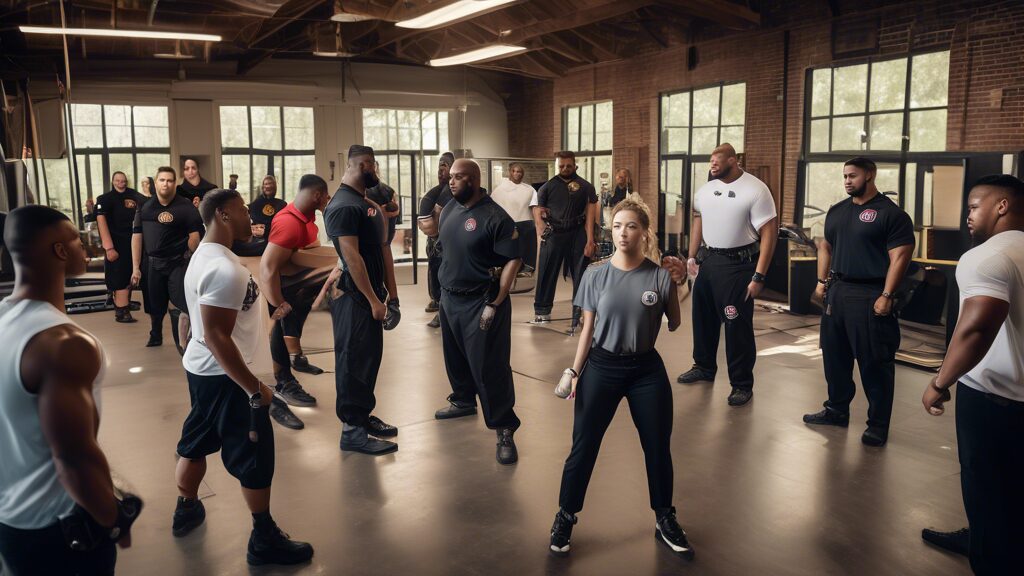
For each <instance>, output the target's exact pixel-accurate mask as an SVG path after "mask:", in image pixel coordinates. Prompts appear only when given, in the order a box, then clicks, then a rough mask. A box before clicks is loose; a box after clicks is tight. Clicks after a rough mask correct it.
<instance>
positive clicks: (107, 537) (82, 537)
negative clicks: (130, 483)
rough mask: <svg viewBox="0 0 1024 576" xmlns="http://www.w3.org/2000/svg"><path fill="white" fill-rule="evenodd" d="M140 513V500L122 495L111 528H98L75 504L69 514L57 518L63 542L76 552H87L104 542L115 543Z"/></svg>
mask: <svg viewBox="0 0 1024 576" xmlns="http://www.w3.org/2000/svg"><path fill="white" fill-rule="evenodd" d="M141 512H142V499H140V498H139V497H138V496H136V495H134V494H124V495H123V496H122V498H121V499H119V500H118V501H117V522H116V523H115V524H114V527H113V528H105V527H103V526H100V525H99V523H98V522H96V520H94V519H93V517H92V516H91V515H89V513H88V512H86V511H85V508H82V507H81V506H80V505H78V504H75V507H74V508H72V510H71V512H68V513H67V514H63V515H61V516H60V517H58V521H59V523H60V527H61V531H62V532H63V534H64V541H65V543H66V544H67V545H68V547H69V548H71V549H72V550H74V551H76V552H88V551H90V550H95V549H96V547H98V546H99V545H101V544H103V543H104V542H109V541H111V540H112V541H114V542H117V541H118V540H120V539H121V537H123V536H124V535H125V534H127V533H128V531H129V530H131V527H132V524H134V523H135V521H136V520H138V518H139V514H140V513H141Z"/></svg>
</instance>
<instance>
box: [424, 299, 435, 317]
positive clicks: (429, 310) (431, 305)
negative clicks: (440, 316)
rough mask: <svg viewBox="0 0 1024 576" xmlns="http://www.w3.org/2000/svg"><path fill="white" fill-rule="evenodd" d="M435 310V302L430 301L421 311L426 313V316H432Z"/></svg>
mask: <svg viewBox="0 0 1024 576" xmlns="http://www.w3.org/2000/svg"><path fill="white" fill-rule="evenodd" d="M437 309H438V306H437V300H431V301H430V302H428V303H427V307H426V308H424V309H423V311H424V312H426V313H427V314H433V313H434V312H437Z"/></svg>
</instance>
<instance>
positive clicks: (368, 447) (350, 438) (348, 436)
mask: <svg viewBox="0 0 1024 576" xmlns="http://www.w3.org/2000/svg"><path fill="white" fill-rule="evenodd" d="M341 449H342V450H344V451H346V452H359V453H360V454H369V455H370V456H383V455H384V454H390V453H392V452H395V451H397V450H398V444H396V443H394V442H388V441H387V440H378V439H376V438H373V437H372V436H370V435H369V434H367V430H366V428H364V427H362V426H357V427H355V428H352V429H349V430H344V431H342V433H341Z"/></svg>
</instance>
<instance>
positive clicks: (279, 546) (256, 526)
mask: <svg viewBox="0 0 1024 576" xmlns="http://www.w3.org/2000/svg"><path fill="white" fill-rule="evenodd" d="M312 557H313V547H312V546H311V545H309V544H308V543H307V542H298V541H296V540H292V539H290V538H289V537H288V535H287V534H285V533H284V532H283V531H282V530H281V529H280V528H278V527H277V523H275V522H274V521H273V520H272V519H271V518H270V513H269V512H264V513H262V514H253V530H252V534H250V535H249V552H248V554H246V560H247V561H248V562H249V564H250V565H251V566H259V565H262V564H301V563H303V562H308V561H309V559H310V558H312Z"/></svg>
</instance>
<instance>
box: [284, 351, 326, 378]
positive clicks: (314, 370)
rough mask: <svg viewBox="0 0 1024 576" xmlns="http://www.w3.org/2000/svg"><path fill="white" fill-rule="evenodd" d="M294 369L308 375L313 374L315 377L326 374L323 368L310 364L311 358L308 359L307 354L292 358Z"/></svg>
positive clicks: (296, 355)
mask: <svg viewBox="0 0 1024 576" xmlns="http://www.w3.org/2000/svg"><path fill="white" fill-rule="evenodd" d="M292 368H294V369H295V370H297V371H299V372H305V373H306V374H312V375H314V376H316V375H318V374H323V373H324V370H323V368H320V367H318V366H314V365H312V364H310V363H309V358H306V355H305V354H295V355H293V356H292Z"/></svg>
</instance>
